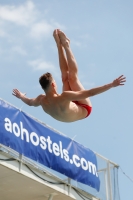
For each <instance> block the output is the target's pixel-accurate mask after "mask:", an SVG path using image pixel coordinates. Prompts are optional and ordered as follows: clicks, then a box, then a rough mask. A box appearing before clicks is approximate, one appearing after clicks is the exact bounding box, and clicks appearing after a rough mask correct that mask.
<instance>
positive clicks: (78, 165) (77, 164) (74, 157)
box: [73, 155, 80, 167]
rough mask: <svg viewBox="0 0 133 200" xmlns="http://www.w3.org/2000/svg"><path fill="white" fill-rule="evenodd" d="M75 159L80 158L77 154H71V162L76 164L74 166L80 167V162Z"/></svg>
mask: <svg viewBox="0 0 133 200" xmlns="http://www.w3.org/2000/svg"><path fill="white" fill-rule="evenodd" d="M77 160H80V158H79V157H78V156H77V155H73V162H74V164H75V165H76V167H80V162H77Z"/></svg>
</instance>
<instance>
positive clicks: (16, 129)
mask: <svg viewBox="0 0 133 200" xmlns="http://www.w3.org/2000/svg"><path fill="white" fill-rule="evenodd" d="M13 132H14V134H15V135H16V136H17V137H19V136H20V128H19V126H18V125H17V124H16V123H13Z"/></svg>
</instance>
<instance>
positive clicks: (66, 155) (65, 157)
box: [63, 149, 69, 162]
mask: <svg viewBox="0 0 133 200" xmlns="http://www.w3.org/2000/svg"><path fill="white" fill-rule="evenodd" d="M63 154H64V159H65V161H67V162H69V155H68V151H67V150H66V149H63Z"/></svg>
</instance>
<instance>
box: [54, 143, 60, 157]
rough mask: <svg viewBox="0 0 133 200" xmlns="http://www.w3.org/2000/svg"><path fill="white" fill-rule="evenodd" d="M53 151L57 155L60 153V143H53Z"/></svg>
mask: <svg viewBox="0 0 133 200" xmlns="http://www.w3.org/2000/svg"><path fill="white" fill-rule="evenodd" d="M53 152H54V154H55V155H56V156H59V155H60V152H59V146H58V144H56V143H53Z"/></svg>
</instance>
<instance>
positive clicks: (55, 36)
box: [53, 29, 61, 46]
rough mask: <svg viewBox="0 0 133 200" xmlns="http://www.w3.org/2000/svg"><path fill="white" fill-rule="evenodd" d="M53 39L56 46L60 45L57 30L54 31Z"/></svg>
mask: <svg viewBox="0 0 133 200" xmlns="http://www.w3.org/2000/svg"><path fill="white" fill-rule="evenodd" d="M53 37H54V39H55V42H56V44H57V46H59V45H61V41H60V38H59V34H58V29H55V30H54V32H53Z"/></svg>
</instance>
